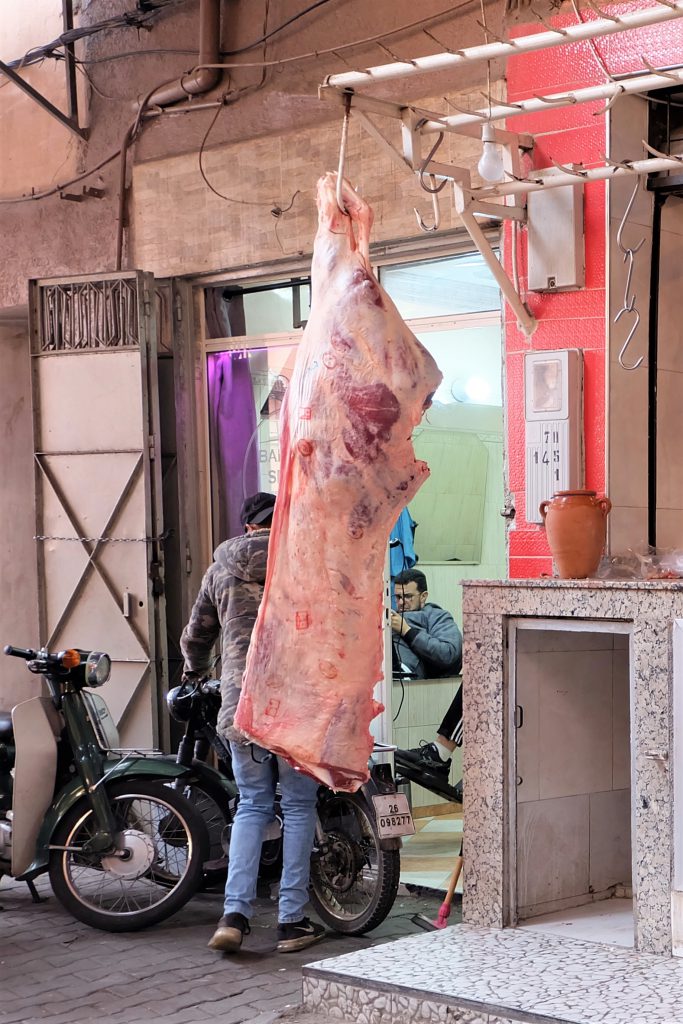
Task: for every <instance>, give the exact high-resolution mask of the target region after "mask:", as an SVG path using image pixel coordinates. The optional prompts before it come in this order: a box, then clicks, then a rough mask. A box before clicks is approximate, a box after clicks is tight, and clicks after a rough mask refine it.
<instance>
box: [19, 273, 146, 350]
mask: <svg viewBox="0 0 683 1024" xmlns="http://www.w3.org/2000/svg"><path fill="white" fill-rule="evenodd" d="M40 326H41V331H40V339H39V346H40V348H39V351H41V352H65V351H69V350H81V351H82V350H84V349H102V348H116V349H122V348H138V347H139V328H138V296H137V281H136V280H135V279H132V280H131V279H118V280H107V281H84V282H69V283H67V284H46V285H43V286H42V287H41V288H40Z"/></svg>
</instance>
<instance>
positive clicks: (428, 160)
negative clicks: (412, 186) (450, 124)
mask: <svg viewBox="0 0 683 1024" xmlns="http://www.w3.org/2000/svg"><path fill="white" fill-rule="evenodd" d="M443 140H444V133H443V132H439V134H438V136H437V139H436V142H435V143H434V145H433V146H432V148H431V149H430V150H429V153H428V154H427V156H426V157H425V158H424V160H423V161H422V166H421V167H420V169H419V171H418V172H417V173H418V177H419V179H420V186H421V188H423V189H424V190H425V192H429V193H430V195H431V194H433V195H436V193H437V192H441V190H442V189H444V188H445V187H446V185H447V184H448V178H444V179H443V181H442V182H441V184H440V185H435V184H434V183H435V181H436V178H435V177H434V175H433V174H432V173H431V172H428V173H429V180H430V181H431V183H432V184H431V186H429V185H425V173H427V168H428V167H429V165H430V163H431V162H432V160H433V159H434V154H435V153H436V151H437V150H438V148H439V146H440V145H441V143H442V142H443Z"/></svg>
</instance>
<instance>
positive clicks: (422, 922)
mask: <svg viewBox="0 0 683 1024" xmlns="http://www.w3.org/2000/svg"><path fill="white" fill-rule="evenodd" d="M462 865H463V856H462V840H460V853H459V854H458V857H457V859H456V862H455V867H454V868H453V874H452V875H451V877H450V878H449V880H448V889H447V891H446V898H445V899H444V901H443V903H442V904H441V906H440V907H439V913H438V914H437V915H436V921H430V920H429V918H428V917H425V915H424V914H414V915H413V918H412V920H413V922H414V923H415V924H419V926H420V927H421V928H426V929H427V930H428V931H433V930H434V929H435V928H445V927H446V924H447V923H448V918H449V917H450V914H451V904H452V902H453V897H454V895H455V887H456V885H457V884H458V880H459V878H460V875H461V873H462Z"/></svg>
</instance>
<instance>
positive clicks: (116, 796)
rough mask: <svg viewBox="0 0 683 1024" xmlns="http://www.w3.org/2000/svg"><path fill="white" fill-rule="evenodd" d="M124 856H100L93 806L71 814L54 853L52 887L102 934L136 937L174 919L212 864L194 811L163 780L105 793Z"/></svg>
mask: <svg viewBox="0 0 683 1024" xmlns="http://www.w3.org/2000/svg"><path fill="white" fill-rule="evenodd" d="M107 793H108V795H109V800H110V804H111V808H112V811H113V814H114V820H115V822H116V826H117V830H118V831H117V838H118V840H119V846H120V848H121V849H122V850H123V855H121V854H120V853H119V852H118V851H117V852H107V853H104V854H97V853H91V852H88V846H89V844H90V843H91V841H92V839H93V836H94V835H95V834H96V832H97V823H96V821H95V818H94V815H93V811H92V808H91V806H90V801H89V800H88V799H87V798H83V799H82V800H79V801H78V803H76V804H74V806H73V807H72V808H71V810H70V811H69V812H68V813H67V814H66V815H65V817H64V819H63V820H62V822H61V824H60V826H59V828H58V829H56V831H55V833H54V836H53V838H52V844H51V845H52V846H61V847H66V849H62V850H52V852H51V854H50V882H51V884H52V889H53V891H54V893H55V896H56V897H57V898H58V899H59V901H60V902H61V903H62V905H63V906H64V907H65V908H66V909H67V910H68V911H69V913H71V914H73V916H74V917H76V918H78V920H79V921H84V922H85V924H88V925H91V926H92V927H93V928H101V929H103V930H104V931H110V932H122V931H137V930H138V929H140V928H146V927H147V926H148V925H152V924H157V923H158V922H159V921H163V920H165V918H167V917H170V916H171V914H174V913H175V912H176V911H177V910H180V908H181V907H182V906H184V904H185V903H187V901H188V900H189V899H190V898H191V897H192V896H193V895H194V893H195V892H196V891H197V889H198V887H199V885H200V883H201V879H202V864H203V862H204V860H206V851H207V837H206V829H205V826H204V824H203V822H202V820H201V818H200V817H199V816H198V814H197V812H196V810H194V808H193V807H192V805H191V804H190V803H189V801H187V800H186V799H185V798H184V797H182V796H181V795H180V794H179V793H176V792H175V791H174V790H173V789H172V787H170V786H164V785H163V784H162V783H161V782H156V783H155V782H147V781H143V782H141V781H137V780H132V781H130V782H126V781H125V780H120V781H118V782H115V783H112V785H111V786H108V787H107Z"/></svg>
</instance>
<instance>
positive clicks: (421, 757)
mask: <svg viewBox="0 0 683 1024" xmlns="http://www.w3.org/2000/svg"><path fill="white" fill-rule="evenodd" d="M394 758H395V760H396V761H397V762H398V763H399V764H408V765H416V766H418V767H420V768H427V769H428V770H429V771H430V772H436V773H437V775H440V776H443V778H444V780H445V781H446V782H447V781H448V776H449V774H450V771H451V759H450V757H449V758H448V760H447V761H444V760H443V759H442V757H441V754H440V753H439V748H438V747H437V745H436V743H426V742H425V740H422V742H421V743H420V746H419V747H412V748H411V749H409V750H397V751H395V752H394Z"/></svg>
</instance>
